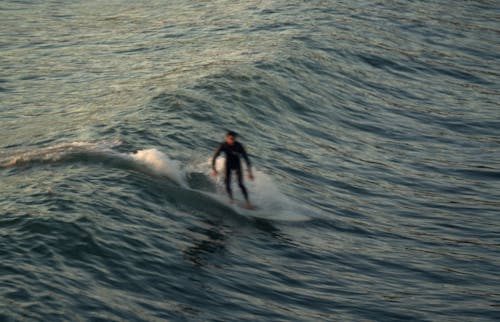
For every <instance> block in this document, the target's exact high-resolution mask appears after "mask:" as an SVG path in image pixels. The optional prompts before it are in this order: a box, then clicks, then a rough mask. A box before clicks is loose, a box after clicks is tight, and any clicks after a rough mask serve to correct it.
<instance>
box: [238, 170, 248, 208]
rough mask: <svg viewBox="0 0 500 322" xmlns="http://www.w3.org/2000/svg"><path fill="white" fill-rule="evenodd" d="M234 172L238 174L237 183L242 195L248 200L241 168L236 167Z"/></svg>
mask: <svg viewBox="0 0 500 322" xmlns="http://www.w3.org/2000/svg"><path fill="white" fill-rule="evenodd" d="M236 173H237V175H238V184H239V185H240V189H241V192H242V193H243V196H245V200H246V201H247V202H248V192H247V188H245V185H244V184H243V174H242V171H241V168H237V169H236Z"/></svg>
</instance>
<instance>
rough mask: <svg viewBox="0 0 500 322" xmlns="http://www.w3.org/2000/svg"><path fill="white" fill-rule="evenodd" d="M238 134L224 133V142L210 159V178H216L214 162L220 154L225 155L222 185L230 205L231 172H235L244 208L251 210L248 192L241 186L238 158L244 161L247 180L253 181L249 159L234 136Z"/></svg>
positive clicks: (241, 178)
mask: <svg viewBox="0 0 500 322" xmlns="http://www.w3.org/2000/svg"><path fill="white" fill-rule="evenodd" d="M237 135H238V134H237V133H236V132H234V131H228V132H227V133H226V138H225V142H222V143H221V144H220V145H219V147H218V148H217V150H216V151H215V154H214V157H213V158H212V176H214V177H215V176H217V174H218V171H217V169H215V160H216V159H217V157H219V155H220V154H221V152H224V153H225V154H226V166H225V172H226V173H225V177H224V183H225V184H226V191H227V194H228V195H229V199H230V200H231V203H232V202H233V192H232V190H231V173H232V171H236V177H237V178H238V185H239V186H240V189H241V192H242V193H243V196H244V197H245V208H249V209H250V208H252V205H251V204H250V200H249V199H248V192H247V189H246V187H245V185H244V184H243V173H242V169H241V160H240V156H241V157H243V159H245V162H246V164H247V169H248V178H249V179H250V180H253V174H252V168H251V164H250V159H248V155H247V152H246V151H245V148H244V147H243V145H241V143H240V142H238V141H236V136H237Z"/></svg>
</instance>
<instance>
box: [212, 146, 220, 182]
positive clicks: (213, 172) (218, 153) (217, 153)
mask: <svg viewBox="0 0 500 322" xmlns="http://www.w3.org/2000/svg"><path fill="white" fill-rule="evenodd" d="M221 151H222V144H220V145H219V147H218V148H217V150H215V153H214V156H213V158H212V175H213V176H216V175H217V169H215V160H217V158H218V157H219V155H220V153H221Z"/></svg>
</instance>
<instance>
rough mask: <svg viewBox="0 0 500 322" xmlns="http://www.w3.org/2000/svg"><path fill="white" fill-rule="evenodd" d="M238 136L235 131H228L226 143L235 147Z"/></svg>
mask: <svg viewBox="0 0 500 322" xmlns="http://www.w3.org/2000/svg"><path fill="white" fill-rule="evenodd" d="M237 135H238V134H237V133H236V132H234V131H227V133H226V143H227V144H229V145H233V144H234V142H235V141H236V136H237Z"/></svg>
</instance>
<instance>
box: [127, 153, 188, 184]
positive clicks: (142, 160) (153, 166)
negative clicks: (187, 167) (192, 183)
mask: <svg viewBox="0 0 500 322" xmlns="http://www.w3.org/2000/svg"><path fill="white" fill-rule="evenodd" d="M130 156H131V157H132V159H133V160H134V161H136V162H138V163H139V164H141V165H143V166H145V167H147V168H148V169H149V170H151V171H152V172H154V173H156V174H159V175H164V176H166V177H168V178H170V179H172V180H174V181H175V182H177V183H178V184H180V185H181V186H183V187H187V183H186V175H185V173H184V171H183V170H182V169H181V167H180V162H179V161H176V160H172V159H170V158H169V157H168V156H167V155H166V154H164V153H163V152H161V151H158V150H157V149H145V150H140V151H137V152H136V153H131V154H130Z"/></svg>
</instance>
